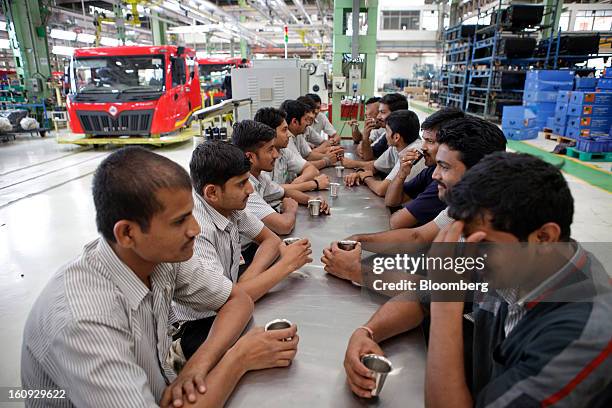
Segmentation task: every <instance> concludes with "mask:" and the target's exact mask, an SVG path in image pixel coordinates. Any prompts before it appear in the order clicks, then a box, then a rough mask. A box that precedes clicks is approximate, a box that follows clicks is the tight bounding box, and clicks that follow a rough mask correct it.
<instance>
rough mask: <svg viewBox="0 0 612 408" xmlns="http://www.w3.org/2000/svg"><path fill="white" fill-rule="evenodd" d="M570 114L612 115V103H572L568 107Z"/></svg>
mask: <svg viewBox="0 0 612 408" xmlns="http://www.w3.org/2000/svg"><path fill="white" fill-rule="evenodd" d="M567 115H569V116H592V117H602V116H612V105H579V104H577V103H570V104H569V105H568V107H567Z"/></svg>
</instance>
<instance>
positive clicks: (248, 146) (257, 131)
mask: <svg viewBox="0 0 612 408" xmlns="http://www.w3.org/2000/svg"><path fill="white" fill-rule="evenodd" d="M275 137H276V130H275V129H272V128H271V127H270V126H268V125H264V124H263V123H259V122H255V121H254V120H250V119H245V120H242V121H240V122H236V123H234V132H233V133H232V143H234V144H235V145H236V146H238V147H239V148H240V149H242V150H243V151H245V152H253V153H255V152H256V151H257V149H259V148H260V147H261V146H262V145H264V144H266V143H268V142H269V141H270V140H272V139H274V138H275Z"/></svg>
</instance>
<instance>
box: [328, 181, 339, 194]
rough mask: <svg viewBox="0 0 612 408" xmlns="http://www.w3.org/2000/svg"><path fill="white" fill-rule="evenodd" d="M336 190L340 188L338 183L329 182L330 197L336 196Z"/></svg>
mask: <svg viewBox="0 0 612 408" xmlns="http://www.w3.org/2000/svg"><path fill="white" fill-rule="evenodd" d="M338 190H340V183H329V195H330V196H331V197H338Z"/></svg>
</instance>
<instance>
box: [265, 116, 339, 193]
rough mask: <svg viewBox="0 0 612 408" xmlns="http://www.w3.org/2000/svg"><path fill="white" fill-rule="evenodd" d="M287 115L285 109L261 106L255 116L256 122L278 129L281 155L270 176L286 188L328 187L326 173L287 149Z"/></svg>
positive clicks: (276, 141) (276, 144)
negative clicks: (321, 172) (320, 172)
mask: <svg viewBox="0 0 612 408" xmlns="http://www.w3.org/2000/svg"><path fill="white" fill-rule="evenodd" d="M286 116H287V115H286V114H285V113H284V112H283V111H281V110H279V109H276V108H261V109H259V110H258V111H257V113H256V114H255V117H254V118H253V120H255V121H256V122H260V123H263V124H265V125H268V126H270V127H271V128H272V129H275V130H276V140H275V142H274V146H275V147H276V149H277V150H278V153H279V156H278V158H277V159H276V161H275V162H274V169H273V170H272V171H271V172H270V177H271V178H272V180H273V181H274V182H275V183H277V184H280V185H281V186H282V187H283V188H284V189H285V190H287V189H289V190H291V189H293V190H299V191H312V190H318V189H325V188H327V187H328V186H329V178H328V177H327V176H326V175H324V174H319V170H318V169H317V168H316V167H315V166H314V165H313V164H312V163H310V162H308V161H306V160H304V159H303V158H302V156H300V155H299V154H298V153H296V152H295V151H293V150H291V149H287V144H288V143H289V127H288V125H287V121H286V120H285V117H286ZM315 180H316V181H315Z"/></svg>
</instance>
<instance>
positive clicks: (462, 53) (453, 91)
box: [439, 24, 473, 109]
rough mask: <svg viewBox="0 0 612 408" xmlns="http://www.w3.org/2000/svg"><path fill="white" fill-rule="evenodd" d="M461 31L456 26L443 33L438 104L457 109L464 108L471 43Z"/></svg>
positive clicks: (470, 38) (460, 27)
mask: <svg viewBox="0 0 612 408" xmlns="http://www.w3.org/2000/svg"><path fill="white" fill-rule="evenodd" d="M463 29H464V26H463V25H462V24H458V25H456V26H454V27H451V28H449V29H448V30H446V31H445V32H444V65H443V66H442V70H441V73H440V81H441V85H440V95H439V101H440V103H441V104H443V105H445V106H453V107H457V108H459V109H464V107H465V97H466V85H467V83H468V78H469V73H470V70H469V66H470V60H471V58H472V42H473V39H472V37H471V36H468V37H467V38H466V37H464V36H463V35H462V30H463Z"/></svg>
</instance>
